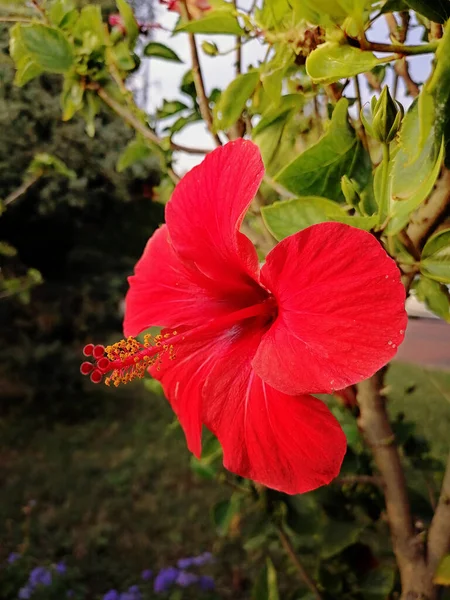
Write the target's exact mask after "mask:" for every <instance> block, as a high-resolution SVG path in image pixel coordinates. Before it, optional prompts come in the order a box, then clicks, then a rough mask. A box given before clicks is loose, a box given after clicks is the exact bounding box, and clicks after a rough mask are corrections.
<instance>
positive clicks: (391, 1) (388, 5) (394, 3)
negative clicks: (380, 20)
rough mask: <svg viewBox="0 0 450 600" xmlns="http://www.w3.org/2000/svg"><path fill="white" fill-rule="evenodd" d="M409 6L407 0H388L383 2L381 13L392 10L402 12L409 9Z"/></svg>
mask: <svg viewBox="0 0 450 600" xmlns="http://www.w3.org/2000/svg"><path fill="white" fill-rule="evenodd" d="M408 9H409V6H408V5H407V3H406V0H387V2H385V3H384V4H383V8H382V9H381V11H380V12H381V14H383V15H384V14H386V13H391V12H401V11H402V10H408Z"/></svg>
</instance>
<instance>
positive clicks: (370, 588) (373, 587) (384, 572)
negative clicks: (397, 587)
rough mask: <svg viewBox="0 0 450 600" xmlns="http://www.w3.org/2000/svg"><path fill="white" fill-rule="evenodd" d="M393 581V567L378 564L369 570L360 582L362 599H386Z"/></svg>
mask: <svg viewBox="0 0 450 600" xmlns="http://www.w3.org/2000/svg"><path fill="white" fill-rule="evenodd" d="M394 582H395V569H394V568H393V567H390V566H387V565H386V566H380V567H377V568H376V569H373V570H371V571H369V573H368V574H367V575H366V576H365V577H364V579H363V581H362V583H361V593H362V595H363V598H364V600H386V598H388V597H389V595H390V593H391V591H392V588H393V587H394Z"/></svg>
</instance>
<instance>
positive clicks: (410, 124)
mask: <svg viewBox="0 0 450 600" xmlns="http://www.w3.org/2000/svg"><path fill="white" fill-rule="evenodd" d="M420 127H421V124H420V119H419V105H418V103H417V101H416V102H414V103H413V104H412V105H411V107H410V109H409V110H408V112H407V114H406V116H405V118H404V119H403V123H402V128H401V130H400V136H399V144H398V148H397V151H396V154H395V156H394V158H393V161H392V163H391V171H390V182H391V189H390V205H389V218H390V220H389V223H388V225H387V227H386V229H385V232H386V233H387V234H388V235H395V234H397V233H398V232H399V231H401V230H402V229H403V228H404V227H405V225H406V224H407V223H408V221H409V216H410V214H411V213H412V212H413V211H414V210H416V208H417V207H418V206H419V205H420V204H421V203H422V202H423V201H424V200H425V198H427V196H428V195H429V194H430V192H431V190H432V189H433V186H434V184H435V182H436V179H437V178H438V176H439V172H440V169H441V163H442V157H443V153H444V147H443V144H442V143H441V142H440V137H437V136H436V133H435V130H434V128H432V129H430V131H429V133H428V138H427V140H426V141H425V144H424V145H423V148H422V149H421V151H420V152H419V154H418V153H417V141H418V137H419V131H420Z"/></svg>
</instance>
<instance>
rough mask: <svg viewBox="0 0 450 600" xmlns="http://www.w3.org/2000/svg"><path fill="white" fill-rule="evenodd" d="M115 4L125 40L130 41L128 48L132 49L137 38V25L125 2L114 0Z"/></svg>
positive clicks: (124, 0)
mask: <svg viewBox="0 0 450 600" xmlns="http://www.w3.org/2000/svg"><path fill="white" fill-rule="evenodd" d="M116 4H117V8H118V9H119V12H120V16H121V17H122V19H123V23H124V25H125V29H126V32H127V38H128V39H129V40H130V46H131V47H134V44H135V42H136V40H137V38H138V36H139V25H138V24H137V21H136V18H135V16H134V13H133V11H132V9H131V7H130V6H129V4H128V3H127V2H126V0H116Z"/></svg>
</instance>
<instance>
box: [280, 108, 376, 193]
mask: <svg viewBox="0 0 450 600" xmlns="http://www.w3.org/2000/svg"><path fill="white" fill-rule="evenodd" d="M347 109H348V100H346V99H345V98H342V99H341V100H339V102H338V103H337V105H336V107H335V109H334V112H333V116H332V120H331V124H330V127H329V129H328V131H327V132H326V134H325V135H324V136H323V137H322V138H321V139H320V140H319V141H318V142H317V143H316V144H314V145H313V146H310V147H309V148H308V149H307V150H305V151H304V152H303V154H300V156H298V157H297V158H296V159H294V160H293V161H292V162H291V163H290V164H289V165H287V167H285V168H284V169H283V170H282V171H281V172H280V173H278V175H277V176H276V180H277V181H279V182H280V183H281V184H282V185H283V186H284V187H285V188H286V189H288V190H289V191H291V192H293V193H294V194H297V195H298V196H321V197H323V198H330V199H331V200H343V199H344V196H343V193H342V189H341V178H342V176H343V175H347V176H348V177H350V178H353V179H355V180H356V181H357V182H358V183H359V184H360V185H361V186H362V187H365V185H366V183H367V177H368V175H370V170H371V167H370V164H369V161H368V160H367V152H366V151H365V150H364V148H363V147H362V145H361V144H360V142H359V141H358V139H357V137H356V135H355V132H354V130H353V128H352V127H351V126H350V124H349V122H348V115H347Z"/></svg>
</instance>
